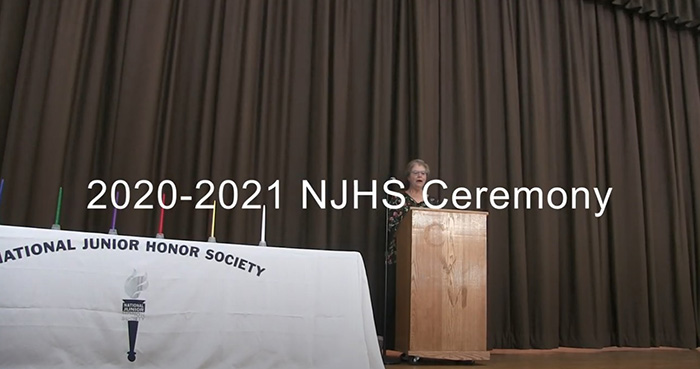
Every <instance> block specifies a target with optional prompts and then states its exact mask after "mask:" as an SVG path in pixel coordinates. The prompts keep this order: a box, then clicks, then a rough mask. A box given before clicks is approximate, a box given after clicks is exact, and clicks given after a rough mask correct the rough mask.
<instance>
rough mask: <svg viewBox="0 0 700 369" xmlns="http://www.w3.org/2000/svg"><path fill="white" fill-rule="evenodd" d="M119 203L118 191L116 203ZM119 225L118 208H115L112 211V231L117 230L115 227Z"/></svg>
mask: <svg viewBox="0 0 700 369" xmlns="http://www.w3.org/2000/svg"><path fill="white" fill-rule="evenodd" d="M116 202H119V191H117V200H116V201H115V203H116ZM116 224H117V208H116V207H115V208H114V210H113V211H112V228H111V229H116V228H115V227H114V226H115V225H116Z"/></svg>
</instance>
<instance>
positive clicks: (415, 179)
mask: <svg viewBox="0 0 700 369" xmlns="http://www.w3.org/2000/svg"><path fill="white" fill-rule="evenodd" d="M427 179H428V173H427V172H426V169H425V167H424V166H422V165H420V164H416V165H414V166H413V168H411V173H409V174H408V184H409V186H410V187H411V188H413V189H415V190H421V191H422V190H423V186H425V182H426V181H427Z"/></svg>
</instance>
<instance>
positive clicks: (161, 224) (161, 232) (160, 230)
mask: <svg viewBox="0 0 700 369" xmlns="http://www.w3.org/2000/svg"><path fill="white" fill-rule="evenodd" d="M164 204H165V194H163V202H161V203H160V225H159V226H158V233H160V234H163V215H165V209H164V208H163V206H164Z"/></svg>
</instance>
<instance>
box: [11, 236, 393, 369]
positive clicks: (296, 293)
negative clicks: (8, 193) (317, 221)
mask: <svg viewBox="0 0 700 369" xmlns="http://www.w3.org/2000/svg"><path fill="white" fill-rule="evenodd" d="M0 261H1V262H0V368H5V369H7V368H71V369H77V368H90V369H99V368H158V369H163V368H187V369H194V368H255V369H263V368H290V369H291V368H303V369H308V368H324V369H325V368H328V369H330V368H333V369H337V368H352V369H360V368H373V369H374V368H383V367H384V365H383V363H382V358H381V354H380V349H379V344H378V341H377V334H376V329H375V324H374V320H373V313H372V306H371V302H370V293H369V287H368V283H367V275H366V271H365V266H364V263H363V259H362V256H361V255H360V254H359V253H357V252H351V251H327V250H307V249H300V248H282V247H259V246H250V245H235V244H223V243H216V242H197V241H187V240H172V239H167V238H165V239H159V238H155V237H153V238H148V237H130V236H121V235H111V234H102V233H87V232H75V231H66V230H51V229H39V228H27V227H13V226H0Z"/></svg>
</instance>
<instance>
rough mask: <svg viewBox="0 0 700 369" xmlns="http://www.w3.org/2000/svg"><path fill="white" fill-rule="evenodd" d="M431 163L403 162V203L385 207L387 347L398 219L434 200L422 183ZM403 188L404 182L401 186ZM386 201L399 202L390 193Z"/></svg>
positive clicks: (391, 331)
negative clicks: (386, 238)
mask: <svg viewBox="0 0 700 369" xmlns="http://www.w3.org/2000/svg"><path fill="white" fill-rule="evenodd" d="M429 175H430V166H428V164H427V163H426V162H424V161H423V160H421V159H415V160H411V161H410V162H409V163H408V164H407V165H406V172H405V178H406V182H407V183H408V189H406V191H403V192H402V195H403V198H404V205H403V206H402V207H401V208H399V209H396V210H393V209H388V216H387V232H388V241H389V245H388V247H387V255H386V264H387V290H386V295H387V296H386V322H385V326H386V331H385V332H384V345H385V347H386V348H394V343H395V342H394V338H395V337H394V336H395V330H396V326H395V315H396V314H395V313H396V231H397V230H398V229H399V225H400V224H401V220H402V219H403V217H404V216H405V215H406V214H407V213H408V211H409V210H410V209H411V208H412V207H422V208H427V207H428V205H426V202H425V201H426V200H427V201H430V203H431V204H437V201H436V200H435V199H434V198H432V197H431V198H429V199H424V198H423V187H424V186H425V183H426V182H427V181H428V176H429ZM404 188H405V186H404ZM389 203H390V204H392V205H398V204H400V203H401V198H400V197H393V196H392V197H391V198H390V199H389Z"/></svg>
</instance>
